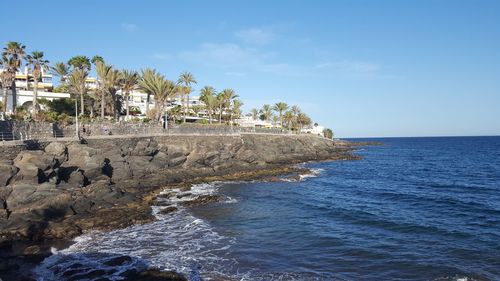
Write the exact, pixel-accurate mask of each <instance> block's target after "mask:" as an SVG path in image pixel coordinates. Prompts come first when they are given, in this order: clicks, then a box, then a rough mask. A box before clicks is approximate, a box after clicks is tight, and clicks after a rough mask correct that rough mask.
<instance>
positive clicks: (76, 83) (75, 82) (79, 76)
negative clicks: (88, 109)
mask: <svg viewBox="0 0 500 281" xmlns="http://www.w3.org/2000/svg"><path fill="white" fill-rule="evenodd" d="M87 75H88V73H87V71H85V70H84V69H79V68H77V69H74V70H73V71H72V72H71V75H70V76H69V79H68V80H69V81H68V82H69V83H68V87H69V91H70V93H71V94H73V95H75V103H76V99H77V98H78V96H80V102H81V103H83V95H85V93H86V92H87V88H86V87H85V79H87ZM75 110H76V109H75ZM82 114H83V106H82V111H81V112H80V115H82Z"/></svg>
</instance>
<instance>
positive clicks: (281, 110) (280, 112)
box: [273, 102, 288, 127]
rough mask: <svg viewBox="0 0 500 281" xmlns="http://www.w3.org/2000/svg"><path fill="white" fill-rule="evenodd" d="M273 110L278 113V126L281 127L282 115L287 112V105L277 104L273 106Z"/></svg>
mask: <svg viewBox="0 0 500 281" xmlns="http://www.w3.org/2000/svg"><path fill="white" fill-rule="evenodd" d="M273 110H274V111H276V112H278V116H279V120H280V125H281V126H282V127H283V113H284V112H285V111H287V110H288V104H286V103H284V102H278V103H276V104H274V106H273Z"/></svg>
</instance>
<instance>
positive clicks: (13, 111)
mask: <svg viewBox="0 0 500 281" xmlns="http://www.w3.org/2000/svg"><path fill="white" fill-rule="evenodd" d="M14 77H15V76H14ZM11 85H12V86H11V87H10V91H11V93H12V113H14V114H16V112H17V109H16V108H17V92H16V80H15V78H14V79H13V80H12V84H11Z"/></svg>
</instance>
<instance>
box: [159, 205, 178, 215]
mask: <svg viewBox="0 0 500 281" xmlns="http://www.w3.org/2000/svg"><path fill="white" fill-rule="evenodd" d="M175 211H177V207H174V206H170V207H165V208H162V209H161V210H160V214H162V215H167V214H170V213H172V212H175Z"/></svg>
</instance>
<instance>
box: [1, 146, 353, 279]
mask: <svg viewBox="0 0 500 281" xmlns="http://www.w3.org/2000/svg"><path fill="white" fill-rule="evenodd" d="M139 143H140V141H139ZM298 143H300V144H302V145H303V142H298ZM137 144H138V143H136V146H137ZM322 144H323V145H324V144H328V143H322ZM49 145H50V144H49ZM326 147H329V148H330V149H331V150H330V151H329V153H326V154H323V156H322V157H318V155H320V154H318V151H317V150H318V149H315V151H313V152H314V154H311V155H301V156H302V157H298V158H299V159H296V158H292V159H290V160H288V163H287V162H284V161H282V160H280V161H279V163H272V162H268V163H265V164H261V165H253V166H245V167H243V166H239V167H236V168H235V167H232V172H228V171H230V169H227V168H226V169H221V170H219V171H216V170H215V169H212V171H208V172H207V173H206V174H202V175H199V174H196V173H193V172H192V171H189V170H186V171H184V172H182V173H180V172H179V171H175V173H170V174H169V173H167V172H166V171H163V173H162V176H163V177H164V179H163V181H162V182H159V181H158V178H149V179H148V180H144V178H141V180H139V181H138V180H136V179H133V178H132V179H128V180H125V181H120V182H119V183H116V182H115V183H112V182H111V180H108V181H105V180H99V181H97V182H95V183H92V184H90V185H88V186H85V187H81V188H83V189H85V188H89V187H91V188H90V189H91V190H92V188H93V189H96V190H109V189H111V192H112V193H113V195H115V194H116V192H114V191H116V190H113V188H114V186H116V185H118V184H119V185H120V192H121V195H122V196H119V198H115V199H116V200H114V206H111V207H108V208H99V209H97V210H95V211H94V212H89V213H87V214H86V215H85V216H78V215H73V216H68V217H66V216H65V217H64V219H63V220H62V221H61V222H62V223H61V222H58V223H59V225H58V226H57V227H56V228H55V229H56V230H59V231H60V233H62V234H63V235H62V236H56V237H51V236H52V235H48V236H43V235H42V236H38V237H36V236H32V237H30V238H29V239H19V237H7V239H5V238H6V237H5V236H4V237H3V238H4V239H3V243H2V245H3V247H2V248H3V249H5V250H6V251H4V253H7V252H9V244H10V247H11V248H10V249H11V250H12V251H10V253H11V256H9V258H8V260H10V262H8V261H6V260H4V259H3V258H2V260H3V261H2V264H3V265H4V268H5V265H7V268H9V266H10V268H14V267H17V268H18V269H17V270H18V271H20V272H23V273H26V272H27V271H26V267H29V266H30V264H31V266H35V265H36V264H37V262H40V261H41V260H43V258H45V257H47V256H49V255H50V247H40V245H41V244H40V243H41V241H44V242H45V243H48V244H50V243H51V242H50V241H53V242H54V243H61V242H62V241H65V242H68V241H70V240H71V239H72V238H73V237H76V236H79V235H81V234H82V233H84V232H86V231H88V230H103V231H110V230H113V229H120V228H124V227H127V226H131V225H135V224H143V223H148V222H151V221H153V220H154V219H155V218H154V216H153V215H152V213H151V206H152V205H155V204H156V203H157V202H158V195H159V193H160V192H161V191H163V190H165V189H174V188H180V189H184V190H187V189H188V188H189V187H190V186H192V185H195V184H200V183H207V182H214V181H249V180H270V181H274V180H277V178H278V177H280V176H284V175H287V176H289V177H296V176H297V175H298V174H300V173H306V172H307V170H306V169H303V168H298V167H296V166H294V164H296V163H301V162H304V161H303V160H306V161H322V160H351V159H358V157H357V156H355V155H353V154H352V153H351V152H352V148H351V146H350V145H348V144H346V143H342V144H339V145H338V147H335V143H334V142H331V147H330V146H326ZM304 156H305V157H304ZM204 158H206V155H204ZM304 158H306V159H304ZM165 177H167V178H168V180H167V182H165ZM101 195H102V194H101ZM131 195H133V196H131ZM123 197H126V198H127V200H123ZM209 202H210V200H209V201H208V202H201V203H202V204H203V203H209ZM75 218H76V219H75ZM75 225H77V226H78V229H77V231H75V230H74V229H73V227H74V226H75ZM52 233H53V232H52ZM52 233H51V232H49V234H52ZM8 238H14V239H8ZM21 238H22V237H21ZM54 238H55V239H54ZM13 241H18V242H16V243H18V244H19V245H29V246H27V247H25V249H24V250H23V251H20V249H18V250H17V252H16V251H13V249H12V245H13V243H12V242H13ZM23 243H24V244H23ZM66 245H68V244H66ZM30 247H31V248H30ZM17 248H22V246H19V247H17ZM26 249H31V251H32V252H29V251H28V252H26ZM13 258H14V259H13ZM16 261H17V262H18V264H17V266H14V267H12V264H14V265H15V262H16ZM33 261H34V263H33ZM9 263H10V264H9ZM17 270H16V271H17ZM8 271H9V272H11V273H12V272H15V271H12V270H10V269H9V270H8ZM20 272H19V273H20ZM26 278H28V279H26V280H30V279H29V278H30V277H26ZM165 280H168V279H165Z"/></svg>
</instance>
